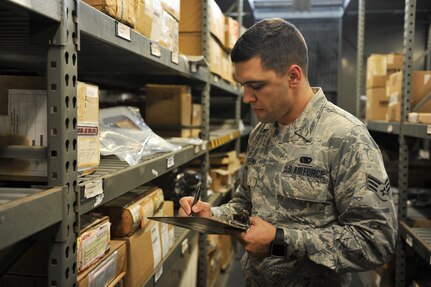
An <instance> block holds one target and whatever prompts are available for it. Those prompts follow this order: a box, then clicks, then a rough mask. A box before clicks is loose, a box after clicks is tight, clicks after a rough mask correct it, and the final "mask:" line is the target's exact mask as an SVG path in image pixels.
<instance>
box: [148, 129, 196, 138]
mask: <svg viewBox="0 0 431 287" xmlns="http://www.w3.org/2000/svg"><path fill="white" fill-rule="evenodd" d="M153 131H154V132H155V133H156V134H157V135H159V136H161V137H164V138H170V137H180V138H198V137H199V135H200V132H201V129H200V128H192V127H184V128H177V129H174V128H172V129H169V128H167V129H163V128H159V127H155V128H153Z"/></svg>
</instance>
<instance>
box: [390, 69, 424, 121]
mask: <svg viewBox="0 0 431 287" xmlns="http://www.w3.org/2000/svg"><path fill="white" fill-rule="evenodd" d="M411 83H412V84H411V107H412V108H414V107H415V106H416V105H417V104H418V103H419V101H420V100H421V99H422V98H424V97H425V96H426V95H427V94H429V93H430V92H431V71H413V74H412V79H411ZM402 85H403V76H402V72H396V73H394V74H391V75H390V76H389V79H388V84H387V96H388V97H391V98H393V99H392V102H393V103H394V102H395V98H397V100H396V101H398V102H401V97H402V92H403V91H402ZM417 112H422V113H426V112H431V101H428V102H427V103H426V104H425V105H424V106H422V107H421V108H420V109H419V110H418V111H417Z"/></svg>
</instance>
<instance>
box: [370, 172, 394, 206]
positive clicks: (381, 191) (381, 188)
mask: <svg viewBox="0 0 431 287" xmlns="http://www.w3.org/2000/svg"><path fill="white" fill-rule="evenodd" d="M367 188H368V189H370V190H372V191H374V193H375V194H376V195H377V197H378V198H380V199H381V200H383V201H387V200H388V199H389V196H390V193H391V185H390V183H389V178H387V179H386V181H385V182H382V181H380V180H379V179H377V178H375V177H374V176H372V175H369V174H367Z"/></svg>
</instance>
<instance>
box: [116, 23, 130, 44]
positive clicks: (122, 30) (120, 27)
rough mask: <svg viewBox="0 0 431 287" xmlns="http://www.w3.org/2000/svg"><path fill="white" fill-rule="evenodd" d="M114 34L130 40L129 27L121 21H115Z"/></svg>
mask: <svg viewBox="0 0 431 287" xmlns="http://www.w3.org/2000/svg"><path fill="white" fill-rule="evenodd" d="M115 35H116V36H118V37H120V38H123V39H126V40H128V41H130V27H129V26H126V25H124V24H122V23H119V22H115Z"/></svg>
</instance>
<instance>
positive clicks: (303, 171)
mask: <svg viewBox="0 0 431 287" xmlns="http://www.w3.org/2000/svg"><path fill="white" fill-rule="evenodd" d="M279 179H280V187H281V189H280V190H278V193H279V196H282V197H288V198H291V199H295V200H300V201H308V202H316V203H324V202H326V200H327V196H328V173H327V172H326V171H325V170H323V169H319V168H317V167H302V166H291V165H286V166H284V167H282V171H281V173H280V178H279Z"/></svg>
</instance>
